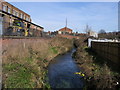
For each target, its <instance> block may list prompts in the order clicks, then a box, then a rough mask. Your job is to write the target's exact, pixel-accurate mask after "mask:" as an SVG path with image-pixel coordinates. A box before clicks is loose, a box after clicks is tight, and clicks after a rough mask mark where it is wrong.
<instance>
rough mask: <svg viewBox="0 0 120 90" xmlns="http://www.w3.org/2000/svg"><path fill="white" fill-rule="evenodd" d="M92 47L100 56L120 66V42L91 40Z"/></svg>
mask: <svg viewBox="0 0 120 90" xmlns="http://www.w3.org/2000/svg"><path fill="white" fill-rule="evenodd" d="M91 47H92V49H93V50H94V51H95V52H96V53H97V54H98V55H100V56H102V57H104V58H106V59H108V60H110V61H112V62H113V63H115V64H117V65H119V66H120V42H95V41H92V42H91Z"/></svg>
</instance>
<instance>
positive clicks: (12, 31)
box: [2, 21, 43, 37]
mask: <svg viewBox="0 0 120 90" xmlns="http://www.w3.org/2000/svg"><path fill="white" fill-rule="evenodd" d="M2 27H3V28H2V36H25V33H27V35H26V36H28V37H42V34H43V33H42V31H40V30H37V29H34V28H27V27H26V26H24V27H19V26H14V25H13V23H9V22H4V21H3V22H2Z"/></svg>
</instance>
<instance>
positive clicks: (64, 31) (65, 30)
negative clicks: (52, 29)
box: [58, 27, 73, 34]
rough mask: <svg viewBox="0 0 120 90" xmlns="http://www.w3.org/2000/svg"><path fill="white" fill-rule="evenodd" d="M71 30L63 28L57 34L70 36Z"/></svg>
mask: <svg viewBox="0 0 120 90" xmlns="http://www.w3.org/2000/svg"><path fill="white" fill-rule="evenodd" d="M72 31H73V30H72V29H70V28H67V27H64V28H61V29H60V30H58V34H72Z"/></svg>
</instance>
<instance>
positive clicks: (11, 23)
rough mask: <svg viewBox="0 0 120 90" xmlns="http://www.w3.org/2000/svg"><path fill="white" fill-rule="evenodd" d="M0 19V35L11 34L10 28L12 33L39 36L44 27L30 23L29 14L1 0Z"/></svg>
mask: <svg viewBox="0 0 120 90" xmlns="http://www.w3.org/2000/svg"><path fill="white" fill-rule="evenodd" d="M0 20H1V21H0V25H1V26H2V28H1V31H2V35H11V34H10V33H11V31H10V30H11V29H12V35H14V34H15V35H16V34H17V35H18V33H20V32H22V34H23V35H25V36H28V34H31V35H33V34H34V35H35V36H40V34H41V32H42V31H43V29H44V28H43V27H41V26H39V25H36V24H34V23H32V20H31V17H30V15H29V14H27V13H25V12H24V11H22V10H20V9H18V8H17V7H15V6H13V5H11V4H10V3H8V2H6V1H3V0H2V1H1V3H0ZM32 30H34V31H36V32H37V33H34V31H32ZM28 31H30V32H28Z"/></svg>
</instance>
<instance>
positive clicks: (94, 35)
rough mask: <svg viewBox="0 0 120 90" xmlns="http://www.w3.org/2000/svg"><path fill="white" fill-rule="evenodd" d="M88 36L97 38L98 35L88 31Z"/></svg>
mask: <svg viewBox="0 0 120 90" xmlns="http://www.w3.org/2000/svg"><path fill="white" fill-rule="evenodd" d="M88 35H89V36H93V37H96V38H97V37H98V33H96V32H94V31H92V30H90V31H89V32H88Z"/></svg>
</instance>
